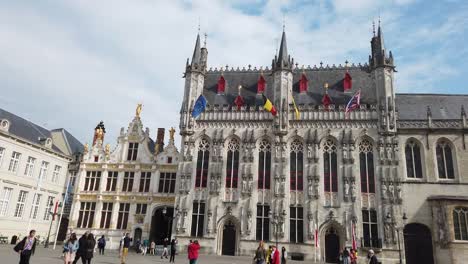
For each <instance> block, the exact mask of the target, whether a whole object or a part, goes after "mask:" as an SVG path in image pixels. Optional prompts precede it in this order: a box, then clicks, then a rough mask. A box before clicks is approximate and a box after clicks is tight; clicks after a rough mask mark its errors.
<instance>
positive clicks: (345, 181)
mask: <svg viewBox="0 0 468 264" xmlns="http://www.w3.org/2000/svg"><path fill="white" fill-rule="evenodd" d="M349 189H350V188H349V180H348V179H345V180H344V196H345V197H346V198H347V197H348V196H349V191H350V190H349Z"/></svg>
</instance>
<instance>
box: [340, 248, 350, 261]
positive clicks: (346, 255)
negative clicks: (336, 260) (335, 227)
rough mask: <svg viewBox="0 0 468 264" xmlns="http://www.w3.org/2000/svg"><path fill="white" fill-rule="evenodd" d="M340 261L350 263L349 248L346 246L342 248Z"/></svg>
mask: <svg viewBox="0 0 468 264" xmlns="http://www.w3.org/2000/svg"><path fill="white" fill-rule="evenodd" d="M341 261H342V263H343V264H351V258H350V256H349V250H348V248H347V247H345V248H344V249H343V254H342V260H341Z"/></svg>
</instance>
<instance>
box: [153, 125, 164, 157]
mask: <svg viewBox="0 0 468 264" xmlns="http://www.w3.org/2000/svg"><path fill="white" fill-rule="evenodd" d="M164 132H165V131H164V128H158V134H157V136H156V145H157V146H158V147H156V149H158V153H155V154H156V155H157V154H159V153H161V152H162V151H163V149H164Z"/></svg>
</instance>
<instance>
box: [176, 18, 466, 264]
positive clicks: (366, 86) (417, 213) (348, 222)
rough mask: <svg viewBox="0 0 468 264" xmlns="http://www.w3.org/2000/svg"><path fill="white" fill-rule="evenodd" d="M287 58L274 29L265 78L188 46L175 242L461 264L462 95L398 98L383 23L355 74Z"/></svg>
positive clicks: (232, 250) (228, 250)
mask: <svg viewBox="0 0 468 264" xmlns="http://www.w3.org/2000/svg"><path fill="white" fill-rule="evenodd" d="M289 54H290V51H289V50H288V48H287V44H286V32H283V33H282V38H281V44H280V48H279V51H278V54H276V55H275V56H274V58H273V60H272V63H271V66H270V67H252V66H250V65H249V66H248V67H244V68H242V69H240V68H234V67H231V68H228V67H226V68H224V67H222V68H220V69H217V68H215V69H212V68H208V66H207V65H208V63H207V62H208V49H207V47H206V46H204V47H202V46H201V45H200V37H199V36H197V39H196V44H195V50H194V53H193V56H192V60H191V61H189V60H187V64H186V68H185V76H184V77H185V86H184V98H183V101H182V102H181V115H180V131H181V136H182V145H181V152H182V153H183V154H184V160H183V161H181V162H180V165H179V174H180V179H179V185H178V194H177V199H176V208H178V209H179V213H178V214H177V215H178V216H179V217H178V221H177V226H176V233H177V237H178V238H179V241H180V243H181V244H185V243H187V242H188V240H190V239H199V240H201V243H202V245H203V247H202V250H205V251H206V252H209V253H215V254H223V255H241V254H247V255H251V254H253V250H254V249H255V248H256V246H257V244H258V242H259V241H260V240H264V241H266V243H267V244H273V243H275V242H276V241H278V242H279V243H280V245H281V246H285V247H286V248H287V250H288V251H289V252H290V253H291V254H293V253H301V254H305V256H306V258H308V259H314V258H317V259H318V260H323V261H326V262H334V261H336V259H337V257H338V254H339V251H340V249H343V248H344V247H345V246H349V247H351V246H352V245H353V241H355V242H356V244H357V246H358V248H359V254H358V255H359V256H360V257H364V256H366V253H367V250H368V249H371V248H372V249H374V250H375V251H376V252H377V254H378V256H379V258H380V259H381V260H382V261H383V262H384V263H385V262H389V261H390V262H396V261H398V259H399V258H400V254H399V253H401V256H402V258H403V259H406V261H407V262H406V263H463V262H464V257H463V256H464V255H465V256H466V252H467V251H466V250H468V248H467V246H466V245H467V244H466V242H467V241H468V226H467V224H466V223H467V222H468V213H467V212H468V211H467V210H468V203H467V202H466V201H467V200H466V199H467V195H468V187H467V186H468V174H467V173H466V170H467V168H466V165H465V164H464V162H463V161H464V160H466V159H467V158H468V154H467V151H466V140H465V137H466V135H467V131H468V130H467V123H466V113H465V109H466V107H468V96H467V95H447V94H398V93H396V87H395V85H394V78H395V75H396V74H397V73H396V70H395V69H396V63H395V62H394V58H393V54H392V52H391V51H389V50H388V49H387V48H386V47H385V46H384V41H383V32H382V29H381V27H380V25H379V27H378V30H377V33H375V32H374V35H373V36H372V38H371V49H370V55H369V60H368V62H366V63H363V64H361V63H359V64H354V63H348V62H345V64H344V65H325V64H323V63H322V62H320V63H317V65H314V66H305V67H304V66H302V67H300V66H298V64H296V63H295V62H294V59H293V58H292V57H291V56H290V55H289ZM215 56H216V55H215ZM201 95H203V97H204V98H205V99H206V102H207V105H206V109H204V111H202V113H201V114H200V115H199V116H197V117H196V118H194V117H193V115H192V113H193V111H194V106H195V104H196V101H197V99H198V98H199V97H200V96H201ZM353 98H354V99H353ZM202 99H203V98H202ZM202 99H201V100H202ZM351 99H353V100H351ZM200 102H203V100H202V101H200ZM200 106H203V103H199V104H198V105H197V110H196V111H195V113H196V112H199V111H198V110H199V109H202V108H200ZM296 106H297V107H296ZM353 234H355V235H353ZM399 249H402V250H399ZM291 254H290V255H291Z"/></svg>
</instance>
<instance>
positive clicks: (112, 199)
mask: <svg viewBox="0 0 468 264" xmlns="http://www.w3.org/2000/svg"><path fill="white" fill-rule="evenodd" d="M140 113H141V106H139V107H138V108H137V111H136V114H135V117H134V118H133V120H132V121H131V122H130V123H129V125H128V127H127V128H126V129H125V128H122V129H121V130H120V135H119V137H118V138H117V142H116V143H117V144H115V145H114V146H112V147H111V145H110V144H104V135H105V128H104V124H103V122H101V123H99V124H98V126H97V127H96V128H95V133H94V139H93V143H92V144H91V145H90V146H89V147H88V145H87V144H86V145H85V150H84V154H83V160H82V163H81V165H80V169H79V172H78V179H77V182H76V185H75V190H74V192H75V194H74V204H73V207H72V215H71V222H70V227H71V229H72V230H73V231H74V232H76V233H77V234H82V233H84V232H85V231H91V232H92V233H93V234H94V235H96V236H101V235H105V236H106V237H107V238H108V239H109V242H108V247H109V248H117V247H118V246H119V241H120V239H121V237H122V235H123V234H124V233H127V232H128V233H130V235H131V236H132V237H133V238H134V241H137V240H143V239H150V240H152V241H155V242H156V243H160V242H161V239H163V238H164V237H170V236H171V231H172V230H171V228H170V226H171V223H172V217H173V213H174V208H173V205H174V200H175V194H174V193H175V184H176V174H177V164H178V162H179V159H180V157H179V156H180V155H179V153H178V151H177V149H176V147H175V146H174V130H170V131H169V132H170V139H169V143H168V145H167V146H166V147H164V129H161V128H160V129H158V136H157V139H156V142H154V141H153V140H152V139H151V137H150V132H149V129H148V128H146V129H145V128H144V127H143V123H142V121H141V118H140Z"/></svg>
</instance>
